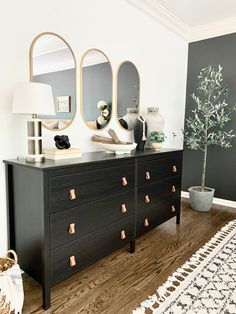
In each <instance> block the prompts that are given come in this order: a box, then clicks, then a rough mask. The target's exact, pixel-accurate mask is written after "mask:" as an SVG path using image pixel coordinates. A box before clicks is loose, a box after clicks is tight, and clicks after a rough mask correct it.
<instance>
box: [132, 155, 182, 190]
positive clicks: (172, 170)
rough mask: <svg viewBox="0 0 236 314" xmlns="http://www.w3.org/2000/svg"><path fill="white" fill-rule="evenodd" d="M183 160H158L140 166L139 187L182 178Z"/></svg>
mask: <svg viewBox="0 0 236 314" xmlns="http://www.w3.org/2000/svg"><path fill="white" fill-rule="evenodd" d="M181 172H182V158H180V156H179V155H177V156H176V157H173V158H165V159H156V160H151V161H147V162H140V163H139V164H138V186H143V185H147V184H149V183H153V182H155V181H157V180H161V179H165V178H169V177H170V178H174V177H176V176H181Z"/></svg>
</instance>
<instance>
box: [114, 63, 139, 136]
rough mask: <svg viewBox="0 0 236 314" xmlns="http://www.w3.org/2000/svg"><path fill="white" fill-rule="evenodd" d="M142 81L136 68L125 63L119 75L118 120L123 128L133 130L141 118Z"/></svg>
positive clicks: (120, 68)
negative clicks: (138, 118)
mask: <svg viewBox="0 0 236 314" xmlns="http://www.w3.org/2000/svg"><path fill="white" fill-rule="evenodd" d="M139 93H140V79H139V73H138V70H137V68H136V66H135V65H134V64H133V63H132V62H130V61H125V62H123V63H121V65H120V66H119V69H118V74H117V118H118V121H119V124H120V126H121V127H122V128H124V129H126V130H133V127H134V123H135V120H136V119H137V117H138V116H139V96H140V95H139Z"/></svg>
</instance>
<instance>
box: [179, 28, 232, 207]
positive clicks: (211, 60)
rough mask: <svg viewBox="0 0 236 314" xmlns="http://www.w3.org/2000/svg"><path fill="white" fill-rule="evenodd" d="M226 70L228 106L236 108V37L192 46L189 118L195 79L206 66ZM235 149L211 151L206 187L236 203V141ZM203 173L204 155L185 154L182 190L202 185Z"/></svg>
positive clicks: (188, 100) (187, 111)
mask: <svg viewBox="0 0 236 314" xmlns="http://www.w3.org/2000/svg"><path fill="white" fill-rule="evenodd" d="M209 64H211V65H213V66H214V67H218V64H220V65H222V66H223V78H224V82H225V84H226V85H227V86H228V87H229V89H230V93H229V96H228V97H227V98H226V100H227V102H228V103H229V104H236V33H234V34H230V35H225V36H220V37H215V38H212V39H207V40H202V41H198V42H194V43H190V44H189V56H188V78H187V96H186V117H188V116H189V115H190V114H191V110H192V109H193V105H194V102H193V100H192V99H191V97H190V95H191V94H192V93H193V92H194V91H195V89H196V77H197V75H198V73H199V71H200V70H201V69H202V68H203V67H204V66H206V65H209ZM232 128H233V129H234V130H235V133H236V113H235V114H234V116H233V120H232V121H231V122H230V124H229V129H232ZM232 144H233V147H232V148H231V149H228V150H225V149H222V148H220V147H210V149H209V155H208V161H207V163H208V164H207V174H206V185H207V186H209V187H213V188H215V189H216V192H215V197H219V198H223V199H228V200H232V201H236V140H235V139H234V140H233V142H232ZM201 170H202V153H201V152H198V151H189V150H188V151H187V150H185V152H184V162H183V186H182V189H183V190H184V191H187V189H188V188H189V187H190V186H193V185H200V179H201V178H200V177H201Z"/></svg>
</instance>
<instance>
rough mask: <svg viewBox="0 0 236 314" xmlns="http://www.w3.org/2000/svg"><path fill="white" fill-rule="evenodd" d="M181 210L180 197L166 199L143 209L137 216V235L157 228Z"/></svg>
mask: <svg viewBox="0 0 236 314" xmlns="http://www.w3.org/2000/svg"><path fill="white" fill-rule="evenodd" d="M179 210H180V199H178V198H177V199H166V200H162V201H161V202H159V203H158V204H156V205H154V206H152V207H150V208H148V209H147V210H146V211H142V212H141V213H139V214H138V217H137V229H136V236H137V237H138V236H140V235H142V234H144V233H146V232H147V231H149V230H151V229H153V228H155V227H156V226H158V225H160V224H162V223H163V222H165V221H167V220H169V219H170V218H172V217H174V216H176V214H177V213H179Z"/></svg>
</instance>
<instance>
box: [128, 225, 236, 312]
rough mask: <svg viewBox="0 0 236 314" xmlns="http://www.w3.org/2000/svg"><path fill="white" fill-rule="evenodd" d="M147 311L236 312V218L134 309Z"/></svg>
mask: <svg viewBox="0 0 236 314" xmlns="http://www.w3.org/2000/svg"><path fill="white" fill-rule="evenodd" d="M144 313H145V314H151V313H155V314H185V313H186V314H236V220H234V221H231V222H229V223H228V224H227V225H226V226H224V227H223V228H222V229H221V230H220V231H219V232H217V234H216V235H215V236H214V237H213V238H212V239H211V240H210V241H209V242H207V243H206V244H205V245H204V246H203V247H202V248H201V249H199V250H198V251H197V252H196V253H195V254H193V256H192V257H191V258H190V260H189V261H187V262H186V263H185V264H184V265H183V266H182V267H181V268H179V269H177V271H176V272H174V273H173V274H172V275H171V276H170V277H169V278H168V279H167V281H166V282H165V283H164V284H163V285H162V286H161V287H159V288H158V289H157V290H156V293H155V294H153V295H152V296H149V297H148V298H147V300H145V301H143V302H142V303H141V305H140V307H139V308H137V309H136V310H134V311H133V314H144Z"/></svg>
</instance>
